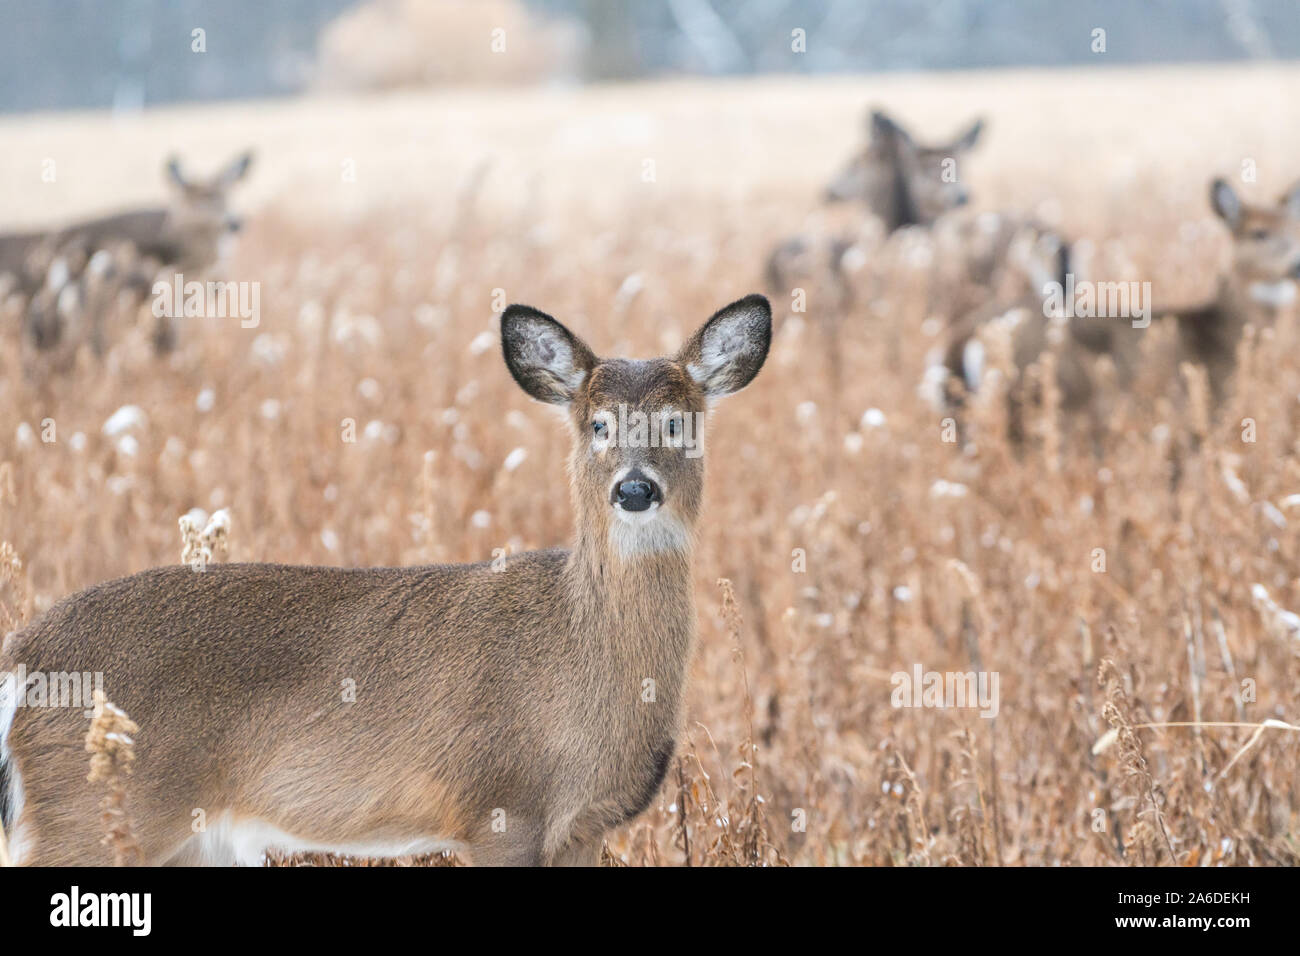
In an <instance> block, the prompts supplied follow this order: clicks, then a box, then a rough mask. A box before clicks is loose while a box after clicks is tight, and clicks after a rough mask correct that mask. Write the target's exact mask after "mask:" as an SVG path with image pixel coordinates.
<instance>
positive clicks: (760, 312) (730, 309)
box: [677, 295, 772, 398]
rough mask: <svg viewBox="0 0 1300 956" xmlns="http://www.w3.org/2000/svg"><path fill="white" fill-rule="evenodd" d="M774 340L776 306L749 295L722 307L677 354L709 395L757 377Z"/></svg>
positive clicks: (728, 390) (736, 387)
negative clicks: (773, 308) (773, 322)
mask: <svg viewBox="0 0 1300 956" xmlns="http://www.w3.org/2000/svg"><path fill="white" fill-rule="evenodd" d="M771 342H772V307H771V306H770V305H768V303H767V299H766V298H764V297H763V296H761V295H747V296H745V298H743V299H741V300H740V301H738V302H733V303H731V305H729V306H727V307H726V308H724V309H720V310H719V311H718V312H717V313H715V314H714V316H713V318H711V319H709V321H707V322H705V323H704V325H703V327H702V328H701V329H700V330H699V331H698V332H696V333H695V334H694V335H693V336H691V338H690V341H688V342H687V343H686V344H685V345H683V346H682V350H681V351H680V352H678V353H677V361H678V362H680V363H681V364H682V365H683V366H685V368H686V371H687V372H688V373H689V374H690V376H691V378H693V379H695V381H696V382H697V383H698V384H699V386H700V387H701V388H702V389H704V394H705V395H707V396H708V397H709V398H721V397H722V396H723V395H730V394H731V393H732V392H735V391H739V390H740V389H742V388H744V387H745V386H746V385H748V384H749V383H750V382H752V381H753V380H754V376H755V375H757V374H758V370H759V369H761V368H762V367H763V362H764V360H765V359H766V358H767V348H768V346H769V345H770V344H771Z"/></svg>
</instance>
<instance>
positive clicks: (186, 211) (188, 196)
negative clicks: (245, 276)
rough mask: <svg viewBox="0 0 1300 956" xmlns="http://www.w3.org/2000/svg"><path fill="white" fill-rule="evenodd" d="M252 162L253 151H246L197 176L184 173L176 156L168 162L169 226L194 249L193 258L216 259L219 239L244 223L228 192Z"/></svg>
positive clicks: (237, 229)
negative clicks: (208, 174)
mask: <svg viewBox="0 0 1300 956" xmlns="http://www.w3.org/2000/svg"><path fill="white" fill-rule="evenodd" d="M252 162H253V154H252V153H251V152H246V153H244V154H242V155H240V156H237V157H236V158H235V159H233V160H231V161H230V162H229V163H227V164H226V165H225V166H224V167H222V168H221V169H220V170H218V171H217V172H216V173H214V174H213V175H211V176H208V177H204V178H197V177H192V176H190V175H187V174H186V173H185V172H184V171H183V170H182V169H181V163H180V160H179V159H177V158H176V157H174V156H173V157H172V158H171V159H169V160H168V161H167V167H166V175H167V181H168V183H169V184H170V185H171V187H172V191H173V197H172V203H171V206H170V208H169V210H168V219H169V224H170V229H171V231H172V233H173V234H174V235H175V236H176V237H177V238H179V239H180V240H181V241H182V242H185V243H186V244H187V246H192V247H193V248H194V249H195V250H196V252H195V254H194V255H193V257H192V258H195V259H198V260H203V259H205V258H206V259H208V260H209V261H210V260H212V259H215V258H216V252H217V246H218V244H219V243H220V241H221V239H222V238H223V237H225V236H229V235H231V234H233V233H236V232H238V231H239V230H240V228H241V227H242V226H243V220H242V219H240V218H239V217H238V216H236V215H235V214H234V213H232V212H231V211H230V202H229V193H230V188H231V187H232V186H234V185H235V184H236V183H238V182H239V181H240V180H242V179H243V178H244V176H245V175H247V173H248V168H249V166H251V165H252ZM200 249H201V250H202V251H197V250H200ZM197 264H199V265H202V264H206V263H204V262H198V263H197Z"/></svg>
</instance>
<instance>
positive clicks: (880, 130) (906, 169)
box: [825, 110, 984, 226]
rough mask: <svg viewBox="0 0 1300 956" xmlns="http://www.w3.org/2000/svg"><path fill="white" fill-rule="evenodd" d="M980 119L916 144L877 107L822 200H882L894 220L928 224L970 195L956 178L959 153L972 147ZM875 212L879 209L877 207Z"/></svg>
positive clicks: (958, 177) (977, 138) (963, 201)
mask: <svg viewBox="0 0 1300 956" xmlns="http://www.w3.org/2000/svg"><path fill="white" fill-rule="evenodd" d="M983 128H984V121H983V120H982V119H977V120H975V122H974V123H972V124H971V126H970V127H969V128H968V129H967V130H966V131H965V132H964V133H962V134H961V135H959V136H957V137H956V138H954V139H953V140H952V141H951V142H948V143H943V144H940V145H922V144H921V143H918V142H917V141H916V140H915V139H913V138H912V135H911V134H910V133H909V132H908V131H907V130H905V129H904V128H903V127H902V126H900V125H899V124H898V123H897V122H895V121H894V120H893V119H891V118H890V117H889V116H887V115H886V114H885V113H883V112H881V111H880V110H874V111H873V112H872V113H871V114H870V117H869V119H868V130H869V136H868V140H867V143H866V146H865V147H863V148H862V150H861V151H860V152H858V153H857V154H856V155H855V156H854V157H853V158H852V159H851V160H850V161H849V164H848V165H847V166H846V167H845V168H844V170H843V171H841V172H840V174H839V175H838V176H836V177H835V179H833V180H832V181H831V183H830V185H829V186H827V187H826V197H825V198H826V200H827V201H828V202H844V201H861V202H867V203H873V202H887V203H888V204H889V205H890V206H892V207H893V217H892V218H894V219H895V220H896V224H897V225H912V224H919V225H926V226H928V225H930V224H931V223H933V222H934V221H935V220H936V219H937V218H939V216H941V215H943V213H945V212H948V211H949V210H951V209H955V208H956V207H958V206H961V205H964V204H965V203H966V202H967V200H968V199H969V198H970V197H969V194H968V193H967V191H966V187H965V186H964V185H962V183H961V181H960V180H961V177H960V176H959V175H958V167H959V165H960V161H961V158H962V156H963V155H964V154H965V153H967V152H969V151H970V150H971V149H972V148H974V146H975V144H976V143H977V142H978V141H979V137H980V133H981V132H982V131H983ZM877 211H879V210H877Z"/></svg>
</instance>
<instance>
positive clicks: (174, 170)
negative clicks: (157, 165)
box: [164, 156, 189, 189]
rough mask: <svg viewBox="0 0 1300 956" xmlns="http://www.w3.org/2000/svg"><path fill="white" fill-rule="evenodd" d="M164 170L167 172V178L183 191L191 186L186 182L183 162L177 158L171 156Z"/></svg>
mask: <svg viewBox="0 0 1300 956" xmlns="http://www.w3.org/2000/svg"><path fill="white" fill-rule="evenodd" d="M164 169H165V170H166V173H167V178H168V179H169V180H171V182H173V183H174V184H175V185H177V186H179V187H180V188H181V189H184V188H185V187H186V186H188V185H189V183H188V182H186V180H185V174H184V173H182V172H181V161H180V160H179V159H177V158H176V157H175V156H169V157H168V158H167V165H166V166H165V167H164Z"/></svg>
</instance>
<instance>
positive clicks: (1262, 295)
mask: <svg viewBox="0 0 1300 956" xmlns="http://www.w3.org/2000/svg"><path fill="white" fill-rule="evenodd" d="M1250 297H1251V299H1252V300H1253V301H1255V302H1258V303H1260V304H1261V305H1271V306H1283V305H1290V304H1291V303H1292V302H1294V301H1295V283H1294V282H1292V281H1291V280H1290V279H1279V280H1278V281H1276V282H1252V283H1251V284H1250Z"/></svg>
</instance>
